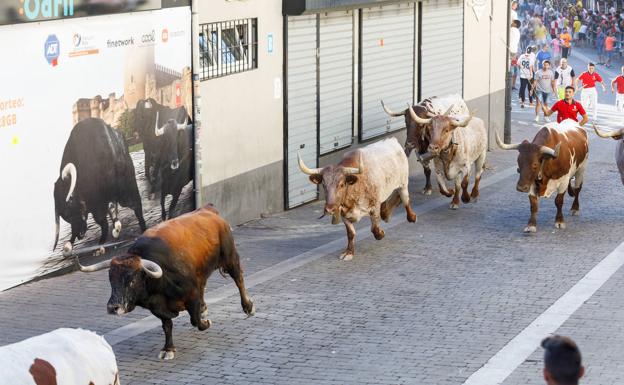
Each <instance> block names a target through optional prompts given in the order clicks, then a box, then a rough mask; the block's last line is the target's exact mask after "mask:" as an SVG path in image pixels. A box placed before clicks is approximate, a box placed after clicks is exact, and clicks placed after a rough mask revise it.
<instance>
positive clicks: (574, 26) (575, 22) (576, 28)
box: [572, 16, 581, 41]
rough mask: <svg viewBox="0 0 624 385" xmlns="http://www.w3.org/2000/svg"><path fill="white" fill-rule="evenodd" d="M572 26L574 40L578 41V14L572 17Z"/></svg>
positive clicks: (579, 25)
mask: <svg viewBox="0 0 624 385" xmlns="http://www.w3.org/2000/svg"><path fill="white" fill-rule="evenodd" d="M572 28H573V29H574V40H575V41H578V38H579V31H580V30H581V21H580V20H579V18H578V16H575V17H574V24H572Z"/></svg>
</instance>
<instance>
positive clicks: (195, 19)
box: [191, 0, 205, 207]
mask: <svg viewBox="0 0 624 385" xmlns="http://www.w3.org/2000/svg"><path fill="white" fill-rule="evenodd" d="M204 4H205V3H204ZM199 33H200V30H199V0H192V1H191V46H192V49H191V57H192V65H191V66H192V71H193V75H192V76H193V78H192V83H193V88H192V93H193V125H194V131H193V138H194V141H195V143H194V146H193V153H194V154H195V175H194V188H195V207H202V206H203V205H204V203H203V199H202V188H203V186H204V184H203V182H202V160H201V141H200V138H201V127H202V122H201V94H200V92H199V91H200V84H201V83H200V80H199V79H200V78H199Z"/></svg>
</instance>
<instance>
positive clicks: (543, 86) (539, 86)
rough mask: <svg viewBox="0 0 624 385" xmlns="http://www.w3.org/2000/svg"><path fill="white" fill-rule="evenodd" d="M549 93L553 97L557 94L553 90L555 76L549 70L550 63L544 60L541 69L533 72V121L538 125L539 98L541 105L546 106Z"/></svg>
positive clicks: (554, 89) (555, 90)
mask: <svg viewBox="0 0 624 385" xmlns="http://www.w3.org/2000/svg"><path fill="white" fill-rule="evenodd" d="M551 91H552V92H553V93H554V94H555V95H556V94H557V89H556V88H555V74H554V72H553V71H552V70H551V69H550V61H549V60H544V62H543V63H542V69H540V70H538V71H537V72H535V102H536V103H535V121H536V122H538V123H539V105H540V97H541V98H542V104H543V105H548V96H549V95H550V92H551ZM545 119H546V121H547V122H549V121H550V119H548V117H547V116H546V117H545Z"/></svg>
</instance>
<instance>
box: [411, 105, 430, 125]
mask: <svg viewBox="0 0 624 385" xmlns="http://www.w3.org/2000/svg"><path fill="white" fill-rule="evenodd" d="M407 109H408V110H409V114H410V117H411V118H412V120H413V121H415V122H416V123H418V124H429V123H431V118H429V119H423V118H421V117H420V116H418V114H416V111H414V108H413V107H412V106H410V105H409V104H408V105H407Z"/></svg>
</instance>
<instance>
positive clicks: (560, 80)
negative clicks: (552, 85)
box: [555, 66, 574, 87]
mask: <svg viewBox="0 0 624 385" xmlns="http://www.w3.org/2000/svg"><path fill="white" fill-rule="evenodd" d="M555 73H556V74H555V77H556V79H557V87H567V86H573V84H572V76H574V70H573V69H572V67H571V66H567V67H566V68H565V69H563V68H561V66H559V67H557V69H556V70H555Z"/></svg>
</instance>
